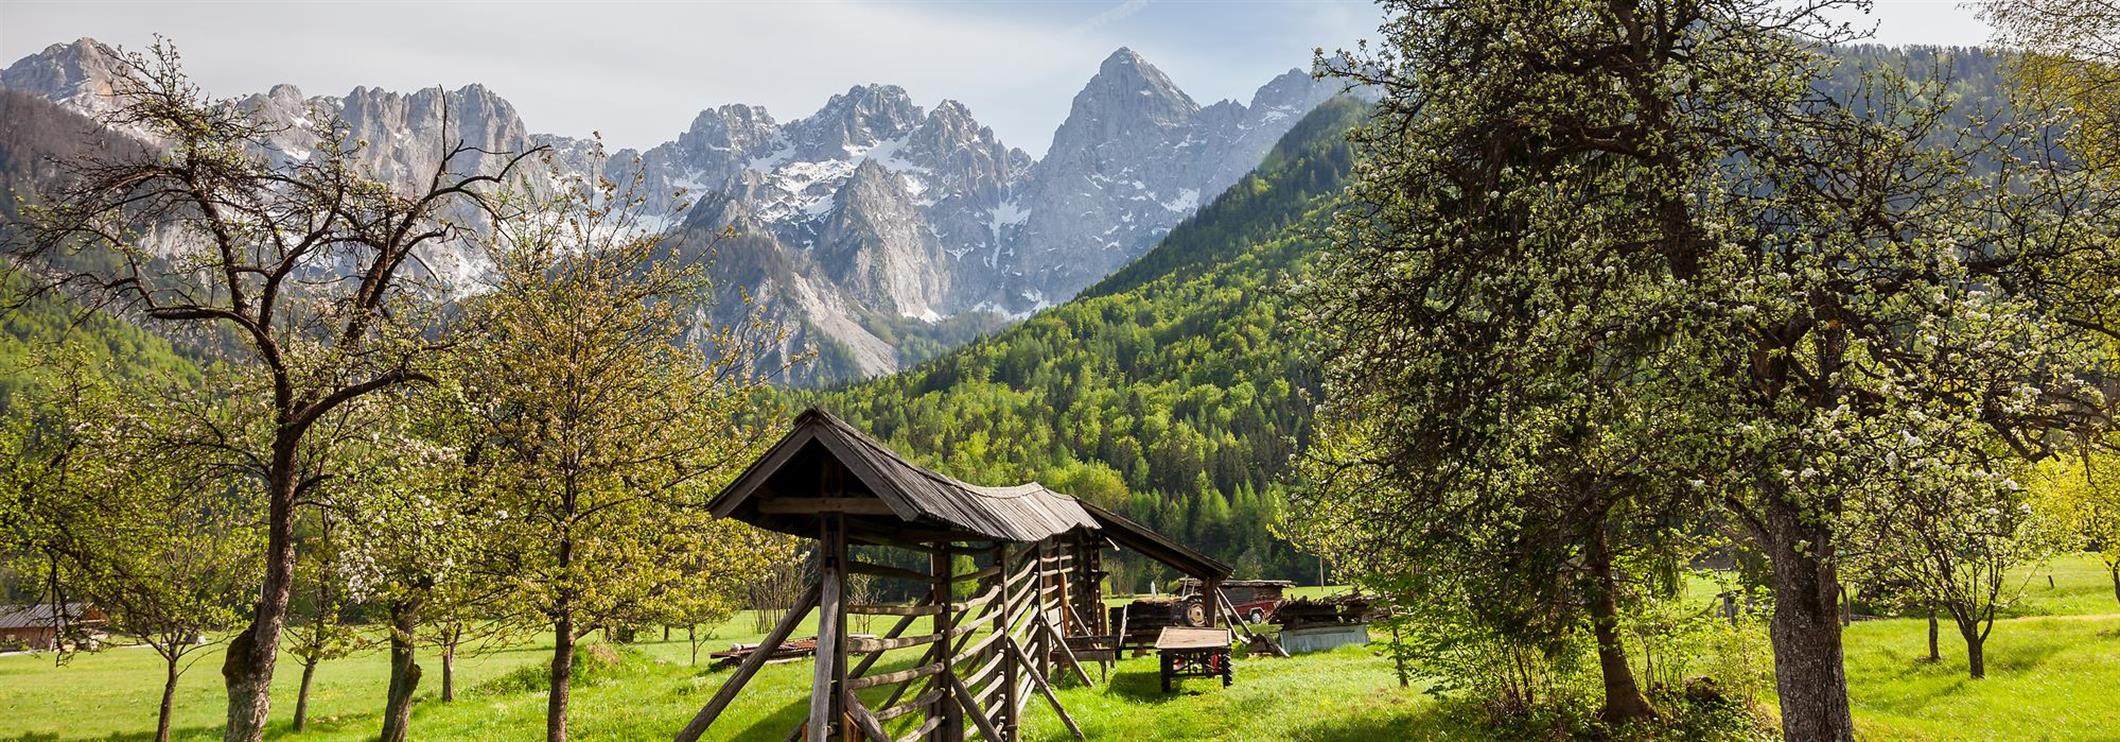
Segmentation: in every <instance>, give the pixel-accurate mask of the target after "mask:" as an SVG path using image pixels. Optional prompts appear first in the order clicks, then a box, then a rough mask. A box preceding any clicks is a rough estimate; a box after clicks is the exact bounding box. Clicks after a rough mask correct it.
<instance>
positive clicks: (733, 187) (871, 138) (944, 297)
mask: <svg viewBox="0 0 2120 742" xmlns="http://www.w3.org/2000/svg"><path fill="white" fill-rule="evenodd" d="M118 74H119V67H118V66H117V61H116V58H115V56H114V54H113V52H112V51H111V50H110V49H109V48H108V47H105V46H103V45H101V44H97V43H95V42H94V41H93V40H89V39H83V40H80V41H77V42H74V43H73V44H61V45H54V46H52V47H50V48H48V49H46V50H44V51H43V52H40V53H38V54H36V55H32V56H30V57H26V58H24V59H23V60H21V61H19V62H16V63H15V64H14V65H13V66H11V67H9V68H7V70H5V71H4V72H0V87H7V88H13V89H20V90H25V91H29V92H32V93H35V94H37V95H39V96H40V97H44V98H47V99H49V100H52V101H55V102H58V103H60V104H61V105H62V106H65V107H67V108H71V109H74V110H77V111H81V112H84V113H89V114H91V115H95V114H98V113H102V112H107V111H109V110H112V109H113V108H114V107H115V105H116V102H115V101H114V100H113V99H111V98H110V92H111V84H110V83H111V81H112V80H113V79H115V78H116V76H117V75H118ZM1335 91H1336V89H1335V88H1334V86H1332V85H1329V84H1324V83H1319V82H1316V81H1313V80H1311V79H1310V77H1309V76H1308V75H1306V74H1304V73H1302V72H1300V71H1290V72H1289V73H1287V74H1284V75H1282V76H1280V77H1277V78H1275V79H1274V80H1273V81H1272V82H1269V83H1268V84H1267V85H1265V86H1264V87H1261V88H1260V89H1259V91H1258V92H1257V94H1255V95H1254V96H1253V98H1252V100H1251V102H1250V104H1249V105H1245V104H1242V103H1238V102H1235V101H1221V102H1217V103H1213V104H1211V105H1207V106H1205V107H1202V106H1201V105H1199V104H1198V103H1196V102H1194V101H1193V99H1192V98H1191V97H1189V96H1187V95H1186V94H1185V92H1184V91H1183V90H1180V89H1179V88H1178V87H1177V85H1175V84H1174V83H1172V82H1171V80H1170V78H1169V77H1168V76H1166V75H1164V74H1163V73H1162V72H1161V71H1160V70H1157V69H1156V68H1155V66H1153V65H1151V64H1149V63H1148V62H1147V61H1146V60H1144V59H1142V58H1141V57H1140V55H1138V54H1135V53H1134V52H1133V51H1131V50H1127V49H1120V50H1119V51H1117V52H1115V53H1113V54H1112V55H1111V56H1110V57H1109V58H1107V59H1105V60H1104V62H1103V64H1102V65H1100V66H1099V69H1098V71H1097V73H1096V75H1095V76H1093V77H1091V78H1090V80H1089V83H1088V84H1087V85H1085V86H1084V87H1083V89H1082V91H1081V92H1079V93H1078V94H1076V95H1075V98H1074V102H1073V106H1072V108H1071V110H1070V112H1069V115H1068V118H1067V120H1066V121H1065V122H1064V123H1062V124H1061V125H1060V127H1059V128H1058V130H1056V131H1055V132H1054V134H1053V141H1052V146H1051V147H1050V148H1049V150H1048V152H1047V155H1046V157H1045V158H1044V159H1043V160H1042V161H1037V162H1033V160H1032V159H1031V157H1030V156H1029V155H1027V154H1025V153H1024V152H1023V151H1022V150H1020V149H1016V148H1012V147H1009V146H1007V145H1006V144H1004V143H1003V142H1001V141H1000V140H999V139H998V138H997V137H995V136H994V133H993V131H992V130H991V129H988V128H987V127H984V126H981V125H980V124H979V123H978V121H977V119H976V118H974V117H973V115H972V112H971V110H970V109H968V108H966V107H965V106H964V105H963V104H962V103H959V102H957V101H953V100H944V101H941V102H940V103H938V104H937V105H936V106H935V107H934V109H933V110H923V109H922V108H921V107H920V106H919V105H916V104H915V103H914V102H913V101H912V99H911V98H910V97H909V96H907V95H906V92H905V90H904V89H902V88H899V87H896V86H891V85H859V86H855V87H852V88H850V89H848V90H847V91H846V92H845V93H842V94H839V95H834V96H832V97H831V99H830V100H828V101H826V103H825V104H824V106H823V107H822V108H820V109H818V111H817V112H816V113H814V114H812V115H810V116H806V117H803V118H799V119H795V120H792V121H788V122H785V123H781V122H778V121H776V120H775V119H774V118H773V117H772V116H771V115H769V114H768V113H767V112H766V110H765V109H763V108H760V107H756V106H748V105H742V104H727V105H720V106H717V107H714V108H709V109H707V110H703V111H701V112H700V113H699V115H698V116H697V117H695V118H694V119H693V120H692V122H691V125H690V126H689V127H688V128H687V129H686V130H685V131H683V132H681V133H679V134H678V135H677V136H676V138H675V139H673V140H671V141H668V142H665V143H663V144H660V145H657V146H655V147H652V148H649V149H648V150H646V151H645V152H634V151H632V150H624V151H620V152H618V153H617V154H615V155H613V156H612V157H611V158H609V159H608V160H607V161H603V162H599V160H598V158H597V157H596V156H595V153H596V151H597V150H596V147H595V143H594V142H593V141H590V140H584V139H574V138H570V137H564V136H557V135H550V134H532V133H530V131H529V129H528V128H527V127H526V126H525V125H524V123H523V121H522V119H521V117H520V116H519V115H518V114H517V113H516V111H515V108H514V106H512V105H510V104H509V103H508V101H506V100H505V99H503V98H501V97H500V96H499V95H497V94H495V93H494V92H493V91H490V90H487V89H486V88H485V87H484V86H481V85H468V86H465V87H463V88H460V89H457V90H453V91H443V90H440V89H432V90H421V91H416V92H412V93H396V92H389V91H383V90H377V89H371V88H355V89H354V90H353V91H351V92H349V93H348V94H346V95H345V96H343V97H330V96H314V97H305V96H304V95H303V94H302V92H301V91H300V90H299V89H296V88H295V87H294V86H292V85H278V86H274V87H273V88H272V89H271V90H269V91H266V92H264V93H260V94H255V95H252V96H250V97H248V98H245V99H242V100H241V101H239V102H238V105H241V106H244V107H246V108H249V109H251V110H254V111H256V112H257V115H259V116H260V117H261V118H264V119H266V120H268V121H273V122H277V123H281V124H284V125H285V126H286V130H285V131H282V132H279V133H276V134H273V135H272V136H270V137H269V138H268V141H267V142H266V143H265V153H266V154H267V155H269V156H271V157H273V158H275V159H276V160H277V161H279V162H282V163H292V162H298V161H302V160H305V159H307V158H309V157H311V156H313V155H314V151H315V150H316V149H317V148H318V146H319V141H320V138H321V137H322V136H323V135H325V134H327V133H328V132H329V131H330V128H329V127H330V126H331V125H332V122H333V121H335V120H336V121H342V122H343V124H344V126H345V127H346V134H345V138H344V139H343V140H342V141H343V142H344V143H346V144H347V145H349V146H353V145H356V144H357V145H358V147H359V149H358V152H357V154H356V159H357V160H358V161H359V163H360V164H361V166H362V167H363V168H364V169H365V170H367V174H368V175H369V176H370V177H374V178H377V179H380V180H383V181H386V182H388V183H391V184H392V185H395V186H398V187H400V188H402V189H407V190H409V189H414V188H418V187H421V186H423V185H424V184H425V183H426V180H427V178H428V177H430V176H431V175H432V174H433V172H434V170H435V168H436V167H437V166H439V164H440V163H439V162H438V159H439V147H440V146H441V145H442V144H443V143H444V142H447V143H450V144H453V143H454V142H455V141H457V140H459V139H461V140H463V141H464V142H465V143H466V144H468V145H472V146H475V147H478V148H481V149H485V150H489V151H492V152H519V151H523V150H525V149H528V148H530V147H534V146H544V147H548V148H550V150H551V153H550V155H549V157H547V158H541V159H540V160H539V161H537V162H533V163H530V164H528V165H527V166H525V167H524V168H523V169H521V170H519V171H517V173H518V174H519V175H520V177H519V178H518V179H517V181H516V182H517V183H518V184H527V185H528V186H529V187H530V188H531V189H533V190H534V191H536V192H540V193H543V192H549V191H550V189H552V188H555V187H558V185H559V184H561V183H563V182H565V181H566V180H568V179H570V178H574V177H580V176H585V175H588V174H591V173H595V172H597V171H598V170H599V169H601V170H602V172H603V174H604V175H606V176H607V177H611V178H613V179H614V180H617V181H619V182H620V183H622V184H623V183H635V182H637V183H638V184H639V186H640V190H639V192H638V193H639V195H641V196H642V197H644V198H645V201H646V208H647V209H648V211H649V212H650V216H652V217H655V218H660V219H664V220H666V223H669V224H677V225H683V226H682V228H683V230H684V231H685V233H686V234H687V236H688V238H693V237H697V238H699V239H701V240H705V239H711V236H712V235H718V234H721V233H722V232H724V231H725V230H726V229H728V228H731V227H733V228H735V229H736V230H737V231H738V232H739V233H741V234H742V235H744V238H743V240H742V253H741V254H740V255H736V256H735V257H737V258H738V259H740V260H741V261H742V262H744V263H745V264H746V265H748V266H751V268H752V269H748V270H743V271H736V272H718V273H723V274H722V275H721V279H722V280H723V281H724V283H726V284H733V285H734V286H736V287H741V288H743V289H744V290H746V291H747V292H749V293H750V294H751V295H752V296H753V297H755V299H756V301H757V304H758V306H760V307H765V308H768V309H770V311H769V312H768V313H769V314H770V315H772V316H775V317H778V318H781V319H785V320H787V321H788V322H789V323H790V324H791V326H793V327H794V330H795V332H794V334H793V335H792V336H791V337H792V338H793V339H792V340H791V341H790V343H791V344H790V345H789V347H788V348H787V351H788V353H787V355H789V356H790V357H792V356H793V355H795V354H796V353H798V352H800V351H801V350H802V349H803V348H804V347H808V348H809V349H812V350H815V349H817V348H818V347H819V345H820V344H821V343H827V342H829V343H836V344H838V346H840V348H841V349H843V350H845V351H846V352H845V353H844V354H842V355H844V356H846V357H847V358H848V359H849V362H850V363H851V364H852V365H853V366H854V367H855V370H854V372H855V373H859V374H877V373H887V372H890V371H892V370H895V368H896V363H897V360H896V358H895V357H894V356H893V354H892V353H891V352H890V344H889V343H888V342H886V341H884V340H882V339H880V338H879V335H878V332H877V331H876V330H875V329H874V328H875V327H877V323H878V322H883V323H895V322H900V321H902V318H913V319H916V320H925V321H928V322H933V321H937V320H941V319H944V318H947V317H951V316H955V315H959V314H962V313H966V312H974V311H993V312H999V313H1002V314H1010V315H1020V314H1024V313H1028V312H1029V311H1032V310H1035V309H1037V308H1038V307H1041V306H1045V305H1047V304H1051V303H1056V302H1059V301H1064V300H1065V299H1067V298H1068V297H1069V296H1072V295H1073V294H1074V293H1075V292H1076V291H1079V290H1080V289H1081V288H1082V287H1084V286H1086V285H1088V284H1090V283H1091V282H1094V281H1095V280H1097V279H1099V278H1101V277H1103V276H1104V275H1105V274H1107V273H1109V272H1110V271H1112V270H1113V269H1115V268H1117V267H1119V266H1120V265H1123V264H1125V263H1126V262H1127V261H1130V260H1132V259H1134V258H1135V257H1137V256H1139V255H1140V254H1141V253H1142V252H1144V251H1145V250H1147V249H1148V248H1149V247H1150V246H1152V245H1153V244H1154V242H1155V241H1156V240H1157V239H1159V238H1161V237H1162V235H1163V234H1164V233H1165V232H1167V231H1169V230H1170V228H1171V227H1173V226H1175V225H1176V224H1177V223H1178V221H1179V220H1181V219H1183V218H1185V217H1186V216H1188V215H1190V214H1191V213H1192V212H1193V211H1194V210H1195V209H1196V208H1198V206H1199V205H1200V204H1201V203H1202V202H1203V201H1205V200H1207V199H1211V198H1213V197H1214V196H1215V195H1216V194H1219V193H1220V192H1221V191H1222V190H1224V189H1226V188H1227V187H1228V186H1229V185H1230V184H1232V183H1234V182H1236V181H1237V179H1238V178H1240V177H1242V176H1243V174H1244V173H1246V172H1248V171H1250V170H1251V169H1252V168H1253V167H1255V166H1257V164H1258V163H1259V161H1260V159H1261V158H1262V157H1264V156H1265V154H1266V152H1267V151H1268V150H1269V149H1270V148H1271V147H1272V146H1273V143H1274V142H1275V141H1276V140H1278V139H1279V138H1280V136H1281V135H1282V134H1284V133H1286V132H1287V130H1288V129H1289V127H1291V126H1293V125H1294V124H1295V122H1296V121H1297V120H1298V119H1299V118H1300V117H1301V116H1302V115H1303V114H1304V113H1306V112H1308V111H1309V110H1310V109H1311V108H1313V107H1315V106H1316V105H1317V104H1318V103H1320V102H1323V101H1324V100H1325V99H1326V98H1328V97H1330V96H1331V94H1332V93H1333V92H1335ZM445 121H446V127H445V125H444V123H445ZM136 134H137V133H136ZM504 162H505V158H504V157H503V156H501V155H480V154H467V155H466V156H464V157H462V158H461V159H459V160H456V161H452V163H451V170H452V171H454V172H455V173H457V174H459V175H468V174H474V173H476V174H484V175H492V174H495V173H497V172H498V171H499V169H500V167H501V166H502V165H503V164H504ZM636 179H637V180H636ZM466 217H467V218H475V215H466ZM718 254H719V255H721V258H728V257H730V254H727V253H718ZM700 255H702V256H704V255H705V253H704V252H702V253H700ZM721 258H717V259H721ZM700 259H705V258H704V257H701V258H700ZM430 262H431V263H432V264H434V265H436V266H440V271H441V272H443V273H445V274H447V275H446V276H445V277H447V278H449V279H451V280H452V281H453V282H456V283H459V284H465V283H469V282H471V281H472V280H473V279H474V278H475V277H476V276H477V275H478V274H479V273H481V272H482V271H483V270H484V266H483V265H482V261H481V260H480V259H479V258H478V256H477V255H476V251H475V250H474V249H472V248H470V247H469V246H458V247H457V248H456V249H455V250H454V252H452V253H451V254H447V255H437V256H432V257H431V258H430ZM767 266H769V267H771V270H764V268H763V267H767ZM740 305H741V302H738V303H737V304H732V305H729V306H725V307H713V308H710V310H709V311H707V312H706V317H707V318H708V319H711V320H713V321H719V322H734V321H738V320H739V319H741V317H739V316H737V315H736V314H732V312H734V313H738V314H740V313H741V312H746V311H751V310H750V309H746V308H744V307H742V306H740ZM900 334H902V333H900ZM888 335H889V333H885V336H888Z"/></svg>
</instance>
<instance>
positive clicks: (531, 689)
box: [473, 643, 651, 695]
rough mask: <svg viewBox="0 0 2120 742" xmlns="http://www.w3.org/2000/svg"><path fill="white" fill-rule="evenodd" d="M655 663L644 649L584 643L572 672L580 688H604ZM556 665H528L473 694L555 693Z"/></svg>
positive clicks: (490, 682)
mask: <svg viewBox="0 0 2120 742" xmlns="http://www.w3.org/2000/svg"><path fill="white" fill-rule="evenodd" d="M650 662H651V660H649V659H648V657H647V655H644V654H641V652H640V650H638V649H634V648H632V647H626V646H620V645H615V644H601V643H597V644H581V645H577V646H576V647H575V648H574V668H573V672H571V673H569V677H571V678H572V679H573V685H574V686H575V687H577V688H581V687H594V686H597V685H602V684H604V683H605V682H608V681H610V680H611V679H613V678H616V677H619V676H621V675H624V674H625V673H626V670H627V669H628V668H629V667H638V666H640V665H644V664H648V663H650ZM551 675H552V666H551V664H549V663H546V662H539V663H536V664H532V665H524V666H522V667H518V668H515V669H514V670H512V671H510V672H509V673H508V674H506V675H502V676H500V677H497V678H494V679H492V680H488V681H486V682H484V683H480V684H479V685H478V687H477V688H474V689H473V691H474V692H477V693H480V694H484V695H507V694H511V693H543V692H546V691H550V690H552V679H551Z"/></svg>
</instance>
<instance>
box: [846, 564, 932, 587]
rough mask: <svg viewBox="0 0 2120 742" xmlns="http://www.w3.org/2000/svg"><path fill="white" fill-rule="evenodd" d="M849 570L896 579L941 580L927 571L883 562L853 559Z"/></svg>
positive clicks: (915, 580) (848, 565)
mask: <svg viewBox="0 0 2120 742" xmlns="http://www.w3.org/2000/svg"><path fill="white" fill-rule="evenodd" d="M847 571H848V572H853V573H856V574H864V575H873V576H876V577H889V578H891V579H895V580H910V581H913V582H927V583H933V582H938V581H939V580H937V579H936V578H935V577H934V576H933V575H930V574H928V573H926V572H915V571H913V570H910V569H905V568H902V567H892V566H888V565H883V564H870V563H868V562H857V561H854V560H852V559H849V560H847Z"/></svg>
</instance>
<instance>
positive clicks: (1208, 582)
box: [1200, 577, 1222, 629]
mask: <svg viewBox="0 0 2120 742" xmlns="http://www.w3.org/2000/svg"><path fill="white" fill-rule="evenodd" d="M1200 589H1202V590H1205V591H1207V594H1205V595H1202V596H1200V600H1201V602H1202V603H1204V604H1205V605H1203V606H1202V607H1204V608H1206V609H1207V627H1208V628H1210V629H1211V628H1214V627H1216V626H1218V625H1220V624H1218V623H1217V622H1216V621H1217V619H1218V618H1219V617H1220V616H1221V614H1222V609H1221V606H1219V605H1218V604H1217V601H1216V598H1218V597H1220V596H1221V595H1222V578H1220V577H1209V578H1207V579H1205V580H1203V581H1201V583H1200Z"/></svg>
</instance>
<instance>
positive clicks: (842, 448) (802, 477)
mask: <svg viewBox="0 0 2120 742" xmlns="http://www.w3.org/2000/svg"><path fill="white" fill-rule="evenodd" d="M834 462H836V463H837V465H838V467H843V468H844V471H845V473H846V474H847V475H849V476H848V478H844V479H840V478H835V473H836V471H838V467H834V466H831V464H832V463H834ZM878 502H880V506H878V504H877V503H878ZM769 503H770V506H769ZM708 507H709V508H711V509H712V510H713V512H714V514H715V515H717V516H720V517H725V518H736V519H738V520H741V521H744V522H746V523H750V524H752V525H756V526H759V527H762V528H767V529H770V530H775V531H780V532H782V533H788V534H793V535H797V536H810V537H814V536H816V535H817V533H818V531H817V518H816V515H815V512H817V511H822V510H831V511H835V512H842V513H845V514H846V515H847V516H848V527H849V529H850V531H851V532H852V533H851V535H852V536H854V537H855V538H857V539H861V538H862V537H863V535H864V534H867V535H868V540H870V541H872V542H882V540H883V539H887V538H891V537H897V538H900V539H910V540H918V539H925V540H931V541H932V540H945V541H947V540H968V539H995V540H1001V541H1016V542H1031V541H1042V540H1044V539H1047V538H1051V537H1053V536H1058V535H1061V534H1064V533H1068V532H1070V531H1075V530H1077V529H1081V530H1085V531H1089V532H1093V533H1097V534H1099V535H1101V536H1102V537H1104V538H1106V539H1109V540H1110V541H1111V542H1112V543H1113V544H1114V545H1117V546H1119V547H1122V548H1126V549H1131V550H1133V551H1135V552H1138V553H1140V554H1142V555H1143V556H1146V557H1149V558H1151V559H1154V560H1156V561H1159V562H1162V563H1164V564H1167V565H1170V566H1171V567H1172V568H1175V569H1177V570H1178V571H1180V572H1183V573H1185V574H1188V575H1193V576H1196V577H1203V578H1208V577H1212V578H1217V579H1219V578H1223V577H1228V576H1229V574H1230V568H1229V565H1227V564H1223V563H1222V562H1220V561H1217V560H1216V559H1214V558H1213V557H1209V556H1207V555H1206V554H1202V553H1200V552H1198V551H1195V550H1194V549H1192V548H1190V547H1188V546H1185V545H1184V544H1180V543H1178V542H1176V541H1173V540H1171V539H1170V538H1168V537H1166V536H1164V535H1163V534H1160V533H1157V532H1155V531H1154V530H1152V529H1150V528H1148V527H1147V526H1144V525H1141V524H1139V523H1136V522H1134V521H1132V520H1129V519H1127V518H1125V517H1124V516H1121V515H1119V514H1118V513H1115V512H1112V511H1110V510H1107V509H1105V508H1103V507H1100V506H1098V505H1096V504H1094V503H1090V502H1086V501H1082V500H1077V499H1075V498H1074V497H1072V496H1069V495H1066V494H1063V493H1060V492H1055V491H1053V490H1051V489H1049V488H1047V487H1046V486H1045V485H1042V484H1039V483H1037V482H1026V483H1024V484H1019V485H1015V486H1011V487H982V486H979V485H975V484H967V483H965V482H962V481H958V480H957V479H955V478H952V477H949V476H947V475H944V474H941V473H938V472H935V471H931V470H929V469H926V468H924V467H921V466H919V465H917V464H914V463H912V462H910V461H907V460H906V459H905V457H902V456H899V455H898V454H897V452H895V451H892V450H891V449H890V448H889V447H887V446H885V445H883V444H882V443H879V442H877V441H876V439H874V438H870V437H869V436H868V434H866V433H863V432H861V431H860V430H857V429H855V428H854V426H852V425H849V424H847V422H846V421H845V420H841V419H839V418H838V417H837V416H834V415H832V414H831V413H829V412H825V411H823V410H820V409H815V408H812V409H810V410H807V411H805V412H803V413H802V414H800V415H797V416H796V417H795V424H794V429H793V430H790V431H788V434H787V435H786V436H785V437H783V438H781V439H780V441H779V442H778V443H775V444H773V447H772V448H770V449H767V451H766V453H765V455H763V456H760V457H759V458H758V460H757V461H755V462H752V463H751V466H750V467H749V468H747V469H745V470H744V472H743V474H741V475H739V476H737V478H736V481H734V482H731V483H730V484H729V486H728V487H727V488H726V489H723V490H722V492H721V494H719V495H717V496H715V498H714V501H713V502H712V503H711V504H710V505H709V506H708Z"/></svg>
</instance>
